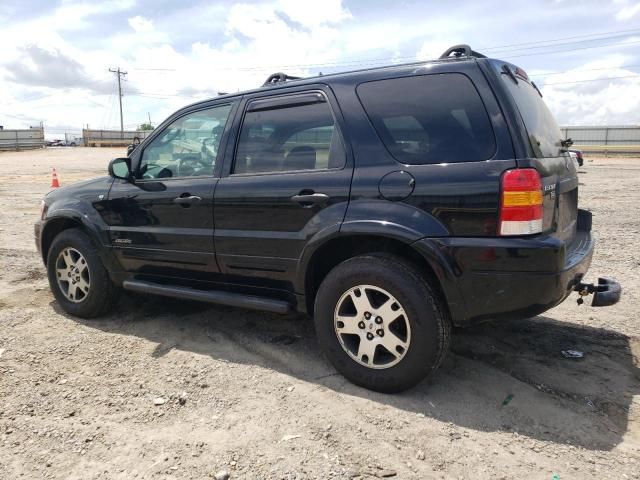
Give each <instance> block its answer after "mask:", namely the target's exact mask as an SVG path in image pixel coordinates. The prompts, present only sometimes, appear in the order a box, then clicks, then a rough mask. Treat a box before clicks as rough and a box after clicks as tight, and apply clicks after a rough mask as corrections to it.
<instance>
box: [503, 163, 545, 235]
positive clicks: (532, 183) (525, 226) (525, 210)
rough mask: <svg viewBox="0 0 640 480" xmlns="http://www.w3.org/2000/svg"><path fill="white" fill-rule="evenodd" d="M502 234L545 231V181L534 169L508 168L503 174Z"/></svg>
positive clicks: (528, 233) (524, 233) (525, 233)
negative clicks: (543, 221) (543, 207)
mask: <svg viewBox="0 0 640 480" xmlns="http://www.w3.org/2000/svg"><path fill="white" fill-rule="evenodd" d="M501 187H502V195H501V198H500V226H499V233H500V235H531V234H534V233H540V232H542V217H543V211H542V181H541V180H540V174H539V173H538V171H537V170H535V169H534V168H518V169H515V170H507V171H506V172H504V174H503V175H502V185H501Z"/></svg>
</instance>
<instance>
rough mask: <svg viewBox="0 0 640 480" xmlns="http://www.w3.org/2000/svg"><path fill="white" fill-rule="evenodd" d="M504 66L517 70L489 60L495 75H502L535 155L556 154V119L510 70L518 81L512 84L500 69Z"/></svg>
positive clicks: (528, 85)
mask: <svg viewBox="0 0 640 480" xmlns="http://www.w3.org/2000/svg"><path fill="white" fill-rule="evenodd" d="M504 65H507V67H509V68H510V69H511V71H512V72H516V71H519V69H518V68H517V67H516V66H514V65H510V64H505V63H504V62H494V63H493V66H494V68H495V69H496V71H497V72H498V75H500V76H501V77H502V81H503V82H504V84H505V85H506V87H507V90H509V92H510V93H511V96H512V97H513V99H514V101H515V102H516V105H517V107H518V111H519V112H520V116H521V117H522V121H523V122H524V126H525V128H526V129H527V135H528V136H529V142H530V143H531V148H532V149H533V152H534V154H535V156H536V157H538V158H543V157H557V156H558V155H560V153H561V152H560V149H561V147H562V145H561V144H560V141H561V140H562V138H563V137H562V132H561V131H560V127H558V123H557V122H556V119H555V118H554V117H553V114H552V113H551V111H550V110H549V108H547V105H546V104H545V103H544V100H542V97H541V96H540V94H539V93H538V90H536V88H535V87H534V86H533V85H532V84H531V83H529V81H527V80H525V79H524V78H522V77H521V76H520V75H515V73H514V76H515V78H516V80H517V81H518V83H517V84H516V82H515V81H514V80H513V78H512V77H511V76H510V75H508V74H507V73H506V72H505V71H503V66H504Z"/></svg>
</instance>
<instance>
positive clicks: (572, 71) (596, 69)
mask: <svg viewBox="0 0 640 480" xmlns="http://www.w3.org/2000/svg"><path fill="white" fill-rule="evenodd" d="M639 67H640V64H636V65H618V66H616V67H602V68H585V69H580V70H564V71H562V72H548V73H538V74H536V75H529V76H530V77H532V78H539V77H546V76H549V75H563V74H565V73H577V72H595V71H598V70H615V69H623V68H629V69H631V68H639Z"/></svg>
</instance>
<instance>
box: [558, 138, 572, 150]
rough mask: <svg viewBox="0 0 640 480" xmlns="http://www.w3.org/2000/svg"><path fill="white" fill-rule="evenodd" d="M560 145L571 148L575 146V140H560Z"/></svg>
mask: <svg viewBox="0 0 640 480" xmlns="http://www.w3.org/2000/svg"><path fill="white" fill-rule="evenodd" d="M560 145H562V146H563V147H564V148H569V147H570V146H571V145H573V140H571V139H570V138H565V139H564V140H560Z"/></svg>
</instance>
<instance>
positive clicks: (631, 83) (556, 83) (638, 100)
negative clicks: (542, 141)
mask: <svg viewBox="0 0 640 480" xmlns="http://www.w3.org/2000/svg"><path fill="white" fill-rule="evenodd" d="M627 60H628V59H627V58H626V57H625V56H623V55H619V54H618V55H612V56H610V57H607V58H605V59H602V60H596V61H593V62H589V63H586V64H583V65H581V66H578V67H576V68H574V69H571V70H569V71H567V72H565V73H563V74H560V75H548V76H546V77H545V79H544V83H545V84H544V85H543V86H542V93H543V95H544V100H545V102H546V103H547V105H548V106H549V108H550V109H551V111H552V112H553V113H554V115H555V116H556V118H557V119H558V121H559V123H561V124H563V125H605V124H609V125H619V124H630V123H631V124H640V76H638V75H637V72H634V71H631V70H628V69H625V68H624V67H623V65H624V64H625V63H626V61H627ZM613 77H625V78H616V79H611V78H613ZM535 80H536V81H537V83H541V81H540V80H538V79H535Z"/></svg>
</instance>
